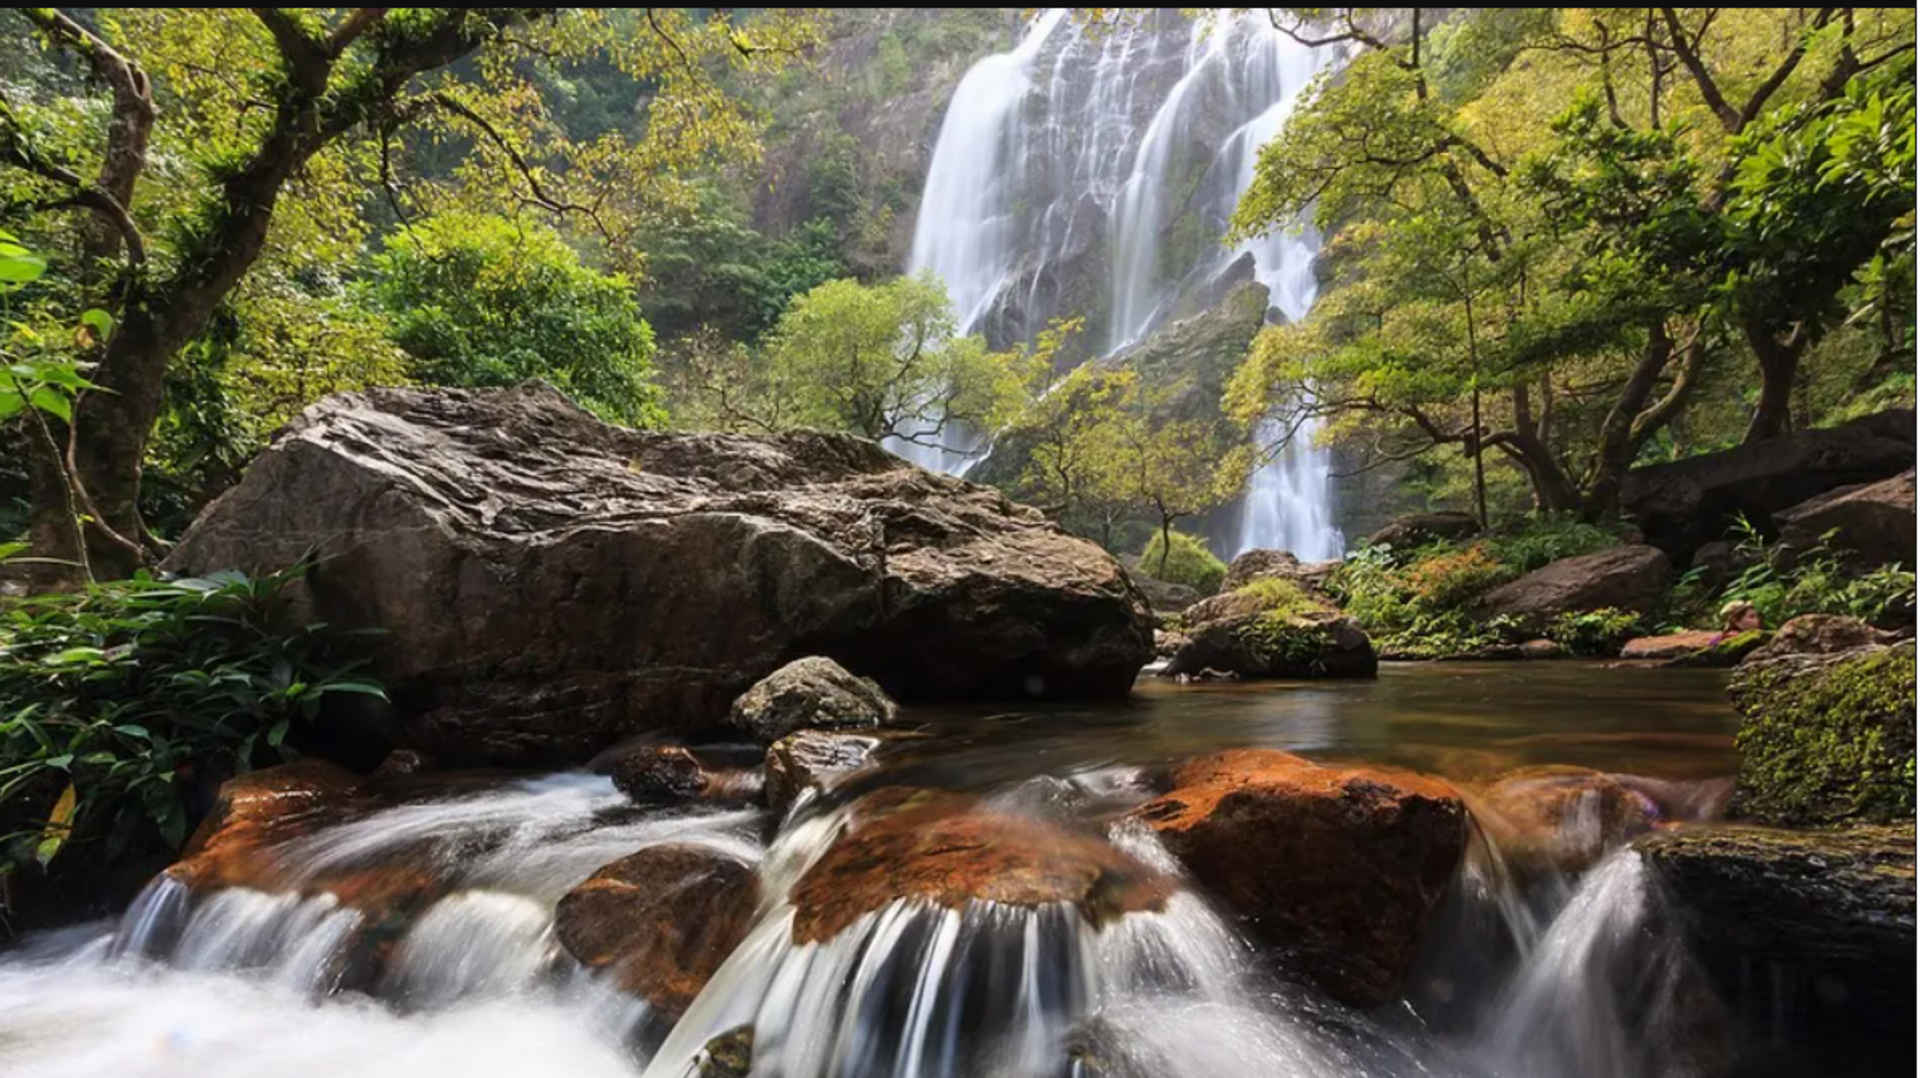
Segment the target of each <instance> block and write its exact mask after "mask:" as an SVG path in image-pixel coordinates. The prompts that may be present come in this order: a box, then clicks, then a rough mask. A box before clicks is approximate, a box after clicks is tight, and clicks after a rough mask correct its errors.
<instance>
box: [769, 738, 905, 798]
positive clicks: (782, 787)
mask: <svg viewBox="0 0 1920 1078" xmlns="http://www.w3.org/2000/svg"><path fill="white" fill-rule="evenodd" d="M879 747H880V739H879V738H877V737H868V736H866V735H864V734H855V733H848V732H845V731H838V730H801V731H799V732H797V733H793V734H788V735H787V736H786V737H783V738H781V739H780V740H778V741H776V742H774V743H773V746H772V747H771V748H769V749H767V762H766V776H767V778H766V790H767V804H768V806H769V807H771V808H772V809H773V810H774V811H775V812H776V813H780V814H782V815H784V814H785V813H786V811H787V810H788V809H790V808H792V807H793V803H794V802H795V801H797V800H798V799H799V797H800V794H801V793H802V792H803V791H805V790H808V789H814V790H824V789H827V788H829V787H831V786H832V785H833V784H834V783H836V782H838V781H840V780H841V779H843V778H846V777H847V776H848V775H851V774H853V773H855V772H857V771H859V770H861V769H862V768H864V767H866V766H867V762H868V761H869V760H870V759H872V757H873V750H874V749H876V748H879Z"/></svg>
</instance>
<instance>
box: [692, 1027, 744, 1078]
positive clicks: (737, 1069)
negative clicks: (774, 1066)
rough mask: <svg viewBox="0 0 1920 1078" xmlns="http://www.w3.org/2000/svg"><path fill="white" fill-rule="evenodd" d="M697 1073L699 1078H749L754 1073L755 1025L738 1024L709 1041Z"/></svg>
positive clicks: (702, 1054)
mask: <svg viewBox="0 0 1920 1078" xmlns="http://www.w3.org/2000/svg"><path fill="white" fill-rule="evenodd" d="M695 1073H696V1074H697V1075H698V1078H747V1075H749V1074H751V1073H753V1027H752V1026H750V1025H749V1026H736V1027H734V1028H733V1029H730V1030H728V1031H727V1032H725V1033H721V1034H718V1035H717V1036H715V1037H714V1038H713V1039H712V1040H710V1041H708V1042H707V1047H706V1051H704V1052H702V1053H701V1054H700V1059H699V1062H698V1064H697V1070H696V1072H695Z"/></svg>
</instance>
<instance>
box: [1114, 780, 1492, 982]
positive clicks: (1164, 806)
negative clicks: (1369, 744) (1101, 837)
mask: <svg viewBox="0 0 1920 1078" xmlns="http://www.w3.org/2000/svg"><path fill="white" fill-rule="evenodd" d="M1133 816H1134V818H1136V819H1138V820H1140V821H1142V822H1143V823H1145V824H1146V825H1147V826H1148V827H1150V828H1152V829H1153V830H1154V832H1155V833H1157V834H1158V835H1159V836H1160V840H1161V841H1162V842H1163V843H1165V844H1166V846H1167V849H1168V850H1170V851H1172V853H1173V854H1174V856H1176V857H1178V858H1179V859H1180V861H1181V863H1182V864H1184V865H1185V866H1186V867H1187V870H1188V871H1189V872H1191V873H1192V874H1193V877H1194V879H1196V880H1198V881H1199V882H1200V883H1201V885H1203V886H1204V887H1205V888H1206V889H1207V890H1208V891H1210V892H1211V893H1212V894H1213V895H1214V896H1215V897H1217V898H1219V899H1220V900H1221V901H1223V902H1224V903H1225V904H1226V905H1227V906H1228V908H1230V909H1232V910H1233V911H1234V912H1235V913H1236V914H1238V915H1239V917H1240V919H1241V921H1242V922H1243V924H1244V925H1245V926H1246V927H1247V928H1248V929H1249V930H1250V932H1251V933H1252V934H1253V935H1254V936H1255V937H1256V938H1258V939H1260V940H1262V941H1264V942H1265V943H1267V944H1269V945H1270V946H1273V947H1275V948H1277V949H1279V950H1282V951H1284V952H1287V953H1289V954H1290V955H1291V956H1292V957H1293V959H1294V960H1295V961H1296V962H1298V963H1299V967H1298V968H1299V969H1300V970H1301V971H1302V972H1304V973H1306V974H1307V975H1309V976H1311V977H1312V978H1313V979H1314V980H1315V981H1317V982H1318V983H1319V984H1320V985H1321V986H1322V987H1324V988H1325V989H1326V990H1327V991H1328V992H1329V993H1330V994H1331V995H1333V996H1334V997H1335V998H1337V999H1339V1000H1341V1001H1343V1002H1346V1003H1350V1004H1354V1005H1357V1006H1371V1005H1375V1004H1380V1003H1385V1002H1387V1001H1388V1000H1391V999H1392V998H1394V996H1395V995H1397V994H1398V992H1399V989H1400V985H1401V982H1402V980H1403V979H1404V978H1405V976H1406V971H1407V967H1408V965H1409V964H1410V963H1411V962H1412V960H1413V956H1414V949H1415V947H1416V945H1417V944H1418V942H1419V939H1420V934H1421V931H1422V930H1423V929H1424V928H1425V927H1426V924H1427V920H1428V918H1429V917H1430V916H1431V914H1432V912H1433V908H1434V906H1435V904H1437V903H1438V902H1439V901H1440V897H1441V894H1442V892H1443V891H1445V889H1446V887H1447V883H1448V881H1449V880H1450V879H1452V877H1453V873H1454V870H1455V868H1456V867H1457V866H1458V864H1459V862H1460V856H1461V854H1462V852H1463V851H1464V849H1465V847H1466V840H1467V812H1466V807H1465V805H1464V804H1463V803H1462V801H1461V799H1460V796H1459V794H1458V793H1456V792H1455V791H1454V789H1453V788H1452V787H1451V786H1449V785H1447V784H1446V783H1444V782H1441V781H1439V780H1437V779H1432V778H1428V777H1425V776H1422V775H1416V774H1413V773H1410V772H1389V771H1383V770H1379V769H1375V768H1344V767H1323V766H1320V765H1318V764H1315V763H1313V762H1311V761H1308V760H1304V759H1302V758H1300V757H1298V756H1293V755H1291V754H1288V753H1284V752H1278V751H1274V750H1271V749H1241V750H1236V751H1231V752H1222V753H1216V754H1214V755H1211V756H1205V757H1200V758H1198V759H1195V760H1192V761H1189V762H1188V763H1186V764H1185V765H1183V766H1181V767H1180V768H1178V769H1176V770H1175V772H1174V788H1173V790H1172V792H1170V793H1168V794H1166V795H1164V796H1162V797H1160V798H1157V799H1155V800H1153V801H1150V802H1148V803H1147V804H1145V805H1142V806H1141V807H1140V808H1138V809H1136V810H1134V813H1133Z"/></svg>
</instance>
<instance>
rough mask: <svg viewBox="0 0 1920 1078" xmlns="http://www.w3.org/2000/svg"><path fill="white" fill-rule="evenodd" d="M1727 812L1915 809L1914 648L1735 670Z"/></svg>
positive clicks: (1836, 813)
mask: <svg viewBox="0 0 1920 1078" xmlns="http://www.w3.org/2000/svg"><path fill="white" fill-rule="evenodd" d="M1732 693H1733V698H1734V703H1735V704H1736V705H1737V706H1738V707H1739V708H1740V711H1741V713H1742V721H1741V725H1740V732H1739V735H1738V737H1737V738H1736V741H1735V744H1736V745H1737V746H1738V748H1739V750H1740V779H1739V786H1738V789H1737V791H1736V794H1735V805H1734V809H1735V811H1736V812H1737V813H1738V814H1740V815H1743V816H1746V817H1748V818H1751V819H1756V820H1761V821H1765V822H1768V823H1780V824H1834V823H1842V822H1848V821H1866V822H1875V823H1885V822H1890V821H1895V820H1910V819H1912V818H1913V815H1914V734H1913V717H1914V705H1913V701H1914V645H1913V643H1912V642H1911V641H1908V642H1906V643H1903V644H1900V645H1897V646H1895V647H1892V648H1886V649H1881V650H1877V651H1873V652H1870V653H1868V654H1865V655H1858V656H1851V657H1844V658H1840V659H1837V660H1829V661H1825V662H1820V661H1817V660H1816V661H1814V662H1808V661H1806V660H1794V659H1786V660H1780V661H1774V662H1766V663H1762V664H1760V665H1758V666H1757V667H1753V668H1751V669H1744V668H1743V669H1742V670H1741V671H1740V672H1739V673H1738V674H1736V675H1735V680H1734V683H1733V686H1732Z"/></svg>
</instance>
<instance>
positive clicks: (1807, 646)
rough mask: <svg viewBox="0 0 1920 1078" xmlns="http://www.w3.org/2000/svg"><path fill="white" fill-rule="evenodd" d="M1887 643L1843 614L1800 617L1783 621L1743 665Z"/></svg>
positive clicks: (1863, 623)
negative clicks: (1784, 622) (1783, 623)
mask: <svg viewBox="0 0 1920 1078" xmlns="http://www.w3.org/2000/svg"><path fill="white" fill-rule="evenodd" d="M1888 640H1889V637H1888V635H1887V634H1885V633H1882V632H1881V631H1880V630H1878V629H1875V628H1874V627H1873V626H1871V625H1868V624H1867V623H1866V622H1864V621H1861V620H1860V619H1859V618H1851V617H1847V616H1845V615H1843V614H1802V615H1800V616H1799V617H1797V618H1789V619H1787V623H1786V624H1785V625H1782V626H1780V629H1779V631H1777V632H1775V633H1774V634H1773V636H1772V638H1771V639H1769V640H1767V641H1766V643H1765V646H1764V647H1760V648H1757V649H1755V650H1754V651H1752V652H1750V653H1749V654H1748V655H1747V657H1746V659H1745V660H1744V661H1745V662H1751V663H1753V664H1756V665H1758V664H1760V663H1765V662H1771V661H1773V660H1774V659H1779V658H1783V657H1785V656H1788V655H1837V654H1839V653H1841V652H1843V651H1854V650H1857V649H1859V648H1864V647H1872V646H1873V645H1875V644H1884V643H1887V642H1888Z"/></svg>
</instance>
